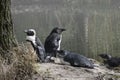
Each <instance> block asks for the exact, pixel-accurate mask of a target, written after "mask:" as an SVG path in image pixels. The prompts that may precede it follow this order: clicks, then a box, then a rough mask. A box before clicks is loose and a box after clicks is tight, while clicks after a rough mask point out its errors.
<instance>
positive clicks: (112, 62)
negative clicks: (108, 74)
mask: <svg viewBox="0 0 120 80" xmlns="http://www.w3.org/2000/svg"><path fill="white" fill-rule="evenodd" d="M98 56H100V57H101V58H102V59H104V60H103V61H104V64H107V65H108V66H109V67H118V66H119V65H120V58H119V57H112V56H111V55H109V54H99V55H98Z"/></svg>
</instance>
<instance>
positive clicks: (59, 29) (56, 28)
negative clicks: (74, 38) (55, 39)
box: [51, 27, 66, 34]
mask: <svg viewBox="0 0 120 80" xmlns="http://www.w3.org/2000/svg"><path fill="white" fill-rule="evenodd" d="M63 31H66V29H64V28H60V27H55V28H54V29H53V30H52V31H51V34H52V33H58V34H61V33H62V32H63Z"/></svg>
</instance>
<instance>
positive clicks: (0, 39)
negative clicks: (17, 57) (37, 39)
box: [0, 0, 17, 50]
mask: <svg viewBox="0 0 120 80" xmlns="http://www.w3.org/2000/svg"><path fill="white" fill-rule="evenodd" d="M10 6H11V0H0V48H2V49H3V50H10V49H11V48H12V47H14V46H17V41H16V39H15V36H14V31H13V23H12V18H11V10H10Z"/></svg>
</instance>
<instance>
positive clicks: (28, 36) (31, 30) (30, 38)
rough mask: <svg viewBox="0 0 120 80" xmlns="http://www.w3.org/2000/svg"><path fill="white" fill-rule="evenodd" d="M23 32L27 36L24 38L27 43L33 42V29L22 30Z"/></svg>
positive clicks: (34, 33) (34, 36) (34, 32)
mask: <svg viewBox="0 0 120 80" xmlns="http://www.w3.org/2000/svg"><path fill="white" fill-rule="evenodd" d="M24 32H25V33H26V34H27V36H26V40H27V41H35V38H36V31H35V30H34V29H28V30H24Z"/></svg>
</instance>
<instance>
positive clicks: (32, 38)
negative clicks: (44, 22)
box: [24, 29, 46, 62]
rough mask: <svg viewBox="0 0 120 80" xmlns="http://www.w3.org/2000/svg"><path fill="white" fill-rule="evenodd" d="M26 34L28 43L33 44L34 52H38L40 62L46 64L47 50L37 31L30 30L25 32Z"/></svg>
mask: <svg viewBox="0 0 120 80" xmlns="http://www.w3.org/2000/svg"><path fill="white" fill-rule="evenodd" d="M24 32H25V33H26V34H27V36H26V41H28V42H30V43H31V45H32V46H33V48H34V50H35V51H36V54H37V56H38V58H39V60H40V62H44V61H45V56H46V54H45V49H44V46H43V45H42V43H41V41H40V39H39V38H38V37H37V36H36V31H35V30H34V29H28V30H25V31H24Z"/></svg>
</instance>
